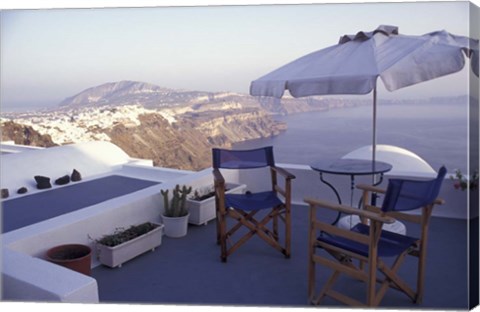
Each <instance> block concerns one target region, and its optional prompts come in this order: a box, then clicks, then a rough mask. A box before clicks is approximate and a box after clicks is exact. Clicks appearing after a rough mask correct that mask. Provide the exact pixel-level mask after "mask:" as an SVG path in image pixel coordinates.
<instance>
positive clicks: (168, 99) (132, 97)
mask: <svg viewBox="0 0 480 312" xmlns="http://www.w3.org/2000/svg"><path fill="white" fill-rule="evenodd" d="M209 94H210V93H208V92H198V91H182V90H173V89H168V88H163V87H160V86H157V85H154V84H150V83H146V82H138V81H119V82H109V83H105V84H102V85H99V86H96V87H92V88H88V89H86V90H83V91H82V92H80V93H78V94H76V95H74V96H72V97H69V98H66V99H65V100H63V101H62V102H61V103H60V104H59V105H60V106H61V107H64V108H65V107H67V108H75V107H80V106H102V105H111V106H118V105H132V104H139V105H142V106H143V107H147V108H148V107H162V106H168V105H173V104H182V103H188V102H190V101H191V100H192V99H195V98H197V97H208V96H209Z"/></svg>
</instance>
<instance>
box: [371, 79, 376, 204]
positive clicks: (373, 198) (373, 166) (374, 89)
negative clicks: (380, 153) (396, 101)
mask: <svg viewBox="0 0 480 312" xmlns="http://www.w3.org/2000/svg"><path fill="white" fill-rule="evenodd" d="M376 154H377V83H376V82H375V86H374V87H373V131H372V172H375V160H376ZM376 184H377V179H376V176H375V174H372V185H376ZM376 202H377V194H376V193H372V198H371V204H372V205H373V206H375V205H376Z"/></svg>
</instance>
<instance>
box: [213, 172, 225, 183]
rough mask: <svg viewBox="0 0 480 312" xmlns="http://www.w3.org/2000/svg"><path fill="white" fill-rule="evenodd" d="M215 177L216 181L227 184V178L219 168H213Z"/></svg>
mask: <svg viewBox="0 0 480 312" xmlns="http://www.w3.org/2000/svg"><path fill="white" fill-rule="evenodd" d="M213 179H214V180H215V182H216V183H220V184H225V178H224V177H223V175H222V173H221V172H220V170H218V169H213Z"/></svg>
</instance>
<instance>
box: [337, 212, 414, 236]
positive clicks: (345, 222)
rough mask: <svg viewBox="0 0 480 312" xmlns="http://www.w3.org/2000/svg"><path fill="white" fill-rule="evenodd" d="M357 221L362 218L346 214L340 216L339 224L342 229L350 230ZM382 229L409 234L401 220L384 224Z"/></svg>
mask: <svg viewBox="0 0 480 312" xmlns="http://www.w3.org/2000/svg"><path fill="white" fill-rule="evenodd" d="M357 223H360V218H359V217H358V216H354V215H352V216H344V217H342V218H340V220H339V221H338V223H337V226H338V227H339V228H341V229H344V230H349V229H351V228H352V227H354V226H355V225H357ZM382 229H383V230H385V231H390V232H394V233H397V234H401V235H406V234H407V228H406V227H405V225H404V224H403V223H402V222H400V221H395V222H394V223H391V224H384V225H383V228H382Z"/></svg>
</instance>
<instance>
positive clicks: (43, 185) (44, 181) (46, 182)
mask: <svg viewBox="0 0 480 312" xmlns="http://www.w3.org/2000/svg"><path fill="white" fill-rule="evenodd" d="M34 178H35V181H36V182H37V188H38V189H39V190H44V189H48V188H51V187H52V184H50V178H48V177H44V176H35V177H34Z"/></svg>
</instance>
